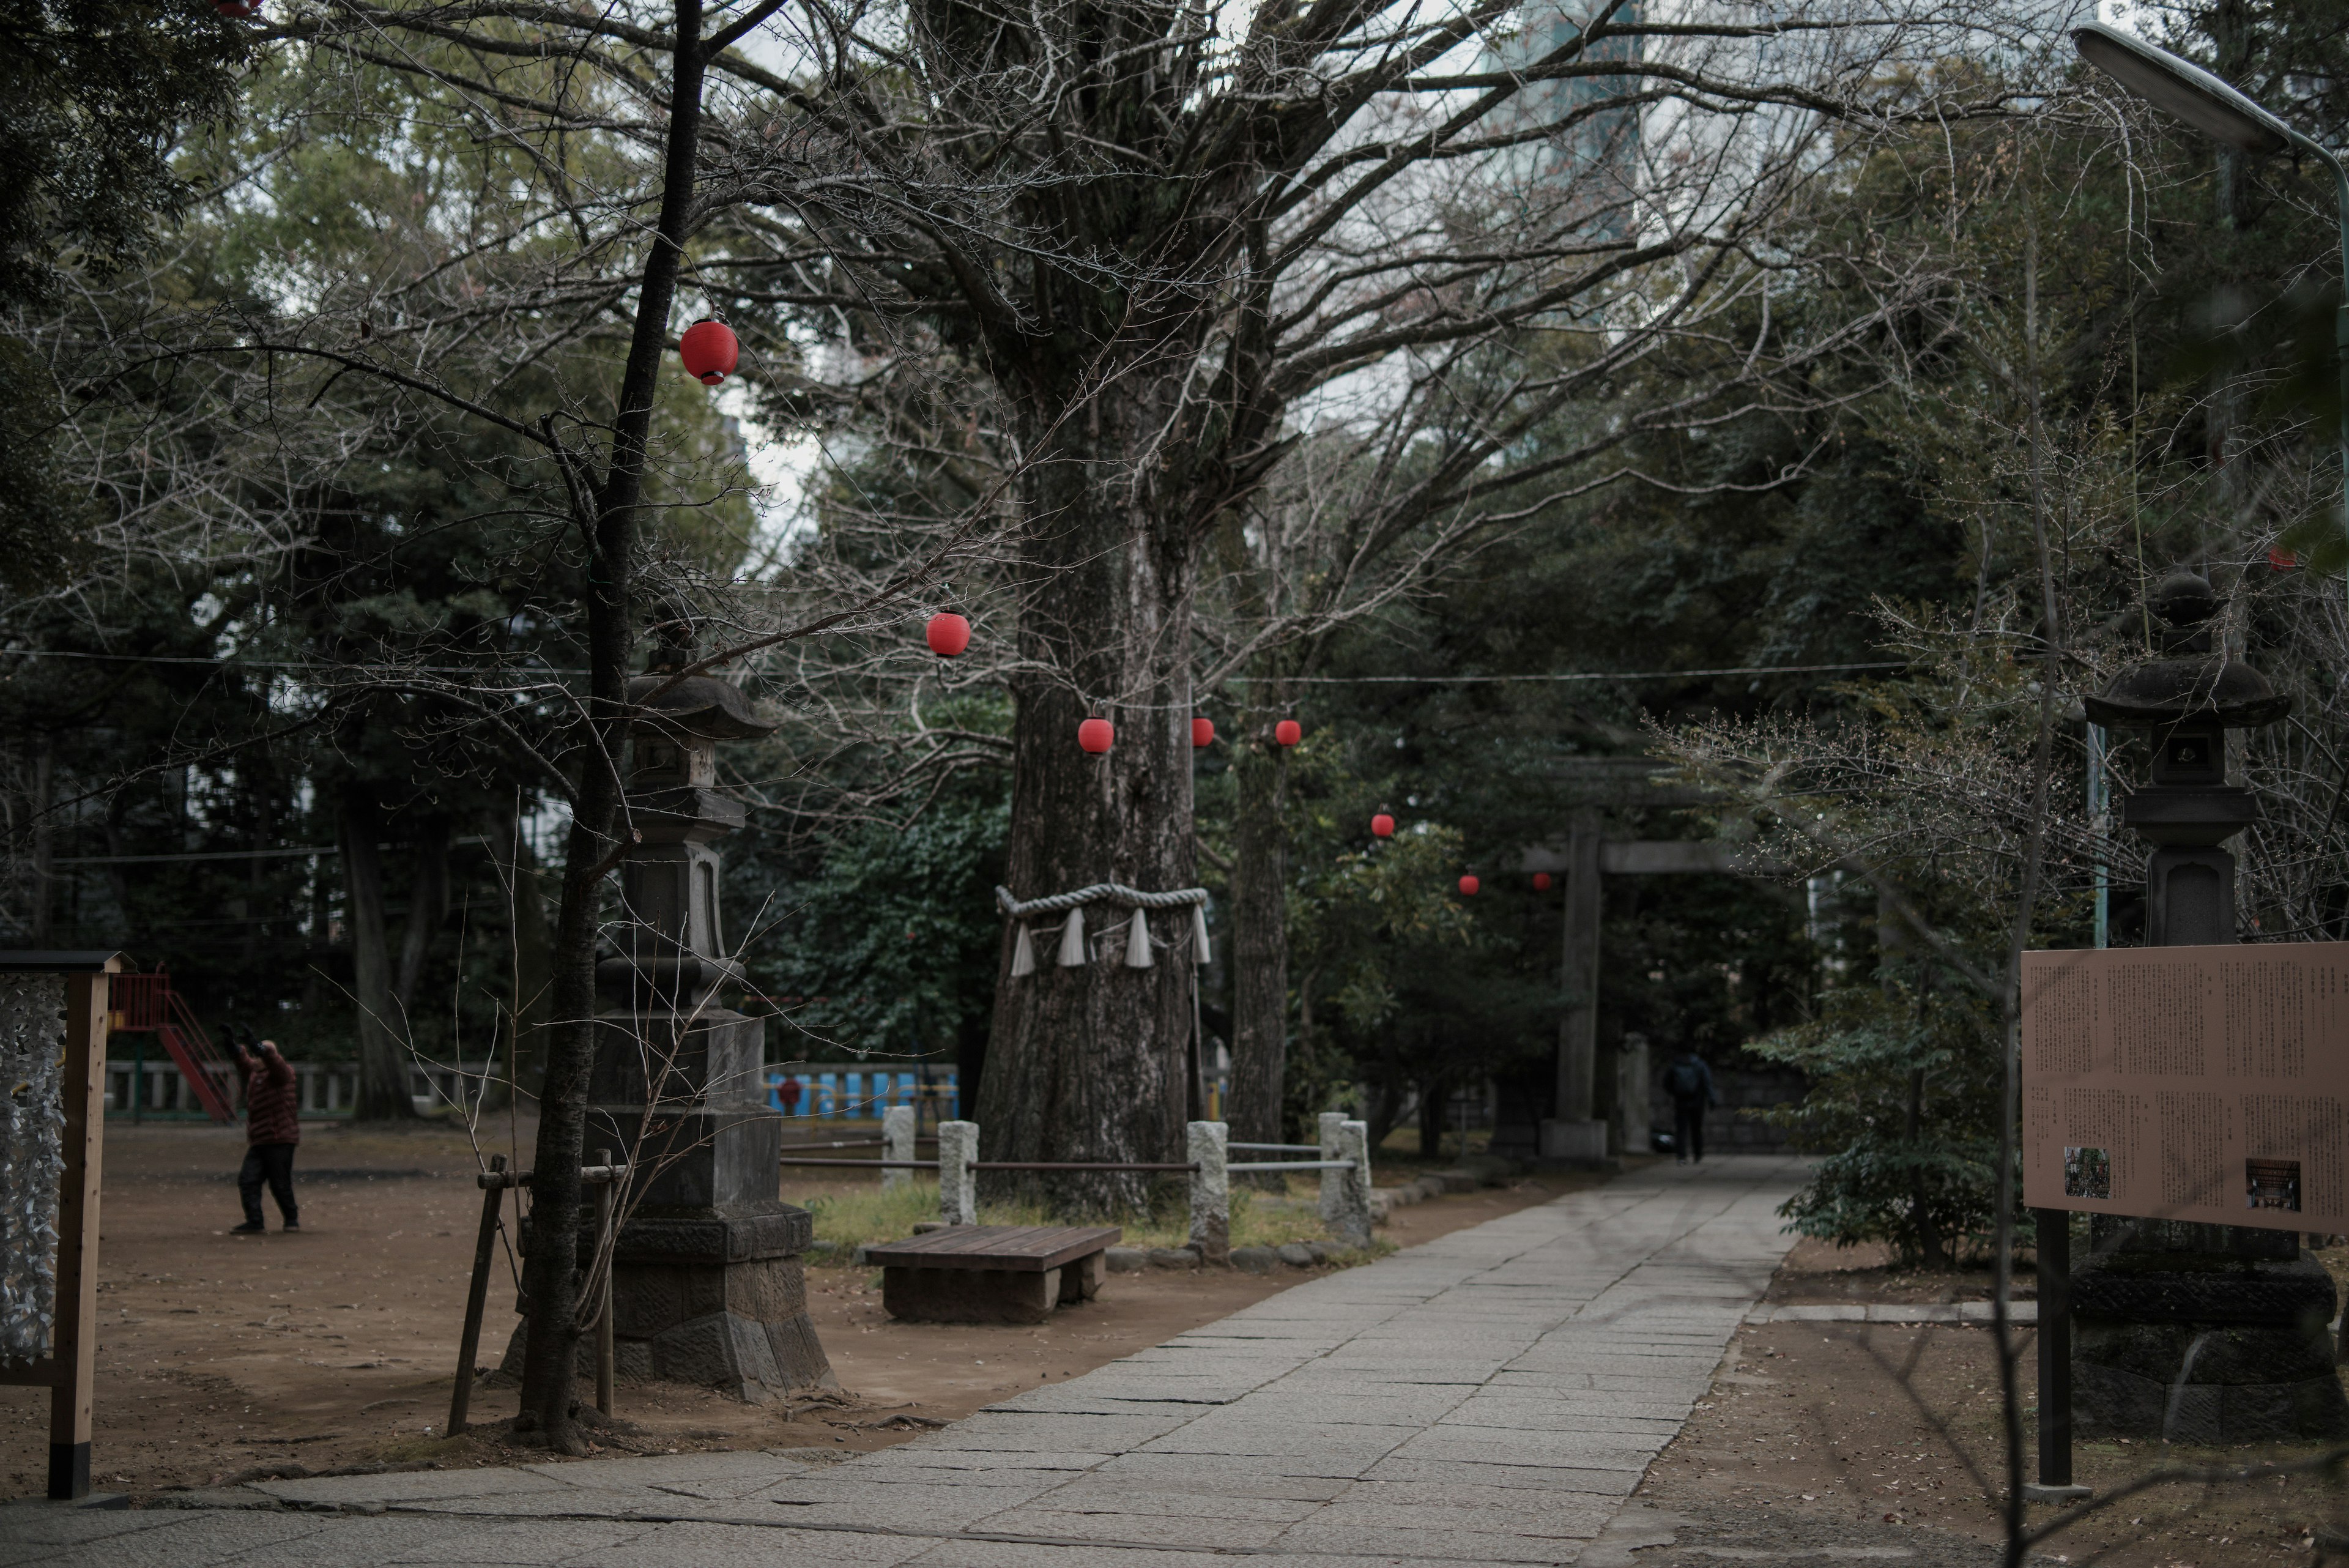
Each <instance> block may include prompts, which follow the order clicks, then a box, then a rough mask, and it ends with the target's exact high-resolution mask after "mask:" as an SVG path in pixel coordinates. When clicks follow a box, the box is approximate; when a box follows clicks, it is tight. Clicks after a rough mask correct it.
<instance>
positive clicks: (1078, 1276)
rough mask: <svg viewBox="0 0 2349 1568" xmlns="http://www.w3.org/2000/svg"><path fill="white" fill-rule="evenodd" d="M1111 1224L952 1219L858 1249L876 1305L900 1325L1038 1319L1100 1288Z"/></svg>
mask: <svg viewBox="0 0 2349 1568" xmlns="http://www.w3.org/2000/svg"><path fill="white" fill-rule="evenodd" d="M1123 1234H1124V1232H1123V1231H1120V1230H1119V1229H1118V1228H1117V1227H1116V1226H1114V1225H952V1226H948V1227H947V1229H945V1230H943V1231H930V1232H929V1233H928V1234H927V1235H923V1236H916V1237H914V1238H913V1239H912V1240H910V1241H887V1242H884V1243H882V1244H881V1245H879V1246H877V1247H876V1246H869V1245H868V1246H867V1247H866V1248H865V1249H864V1257H865V1261H866V1262H873V1263H878V1264H880V1265H881V1304H882V1305H883V1306H885V1307H886V1308H887V1309H888V1312H889V1315H890V1316H891V1317H894V1318H901V1319H903V1320H904V1321H905V1322H907V1323H1042V1322H1043V1321H1044V1319H1045V1318H1046V1317H1047V1316H1049V1315H1050V1313H1051V1311H1052V1308H1053V1307H1054V1306H1056V1305H1060V1304H1062V1303H1068V1302H1079V1301H1091V1300H1092V1298H1093V1297H1094V1296H1095V1295H1097V1294H1099V1293H1100V1292H1101V1284H1102V1273H1103V1272H1104V1271H1105V1268H1106V1264H1107V1262H1108V1260H1107V1257H1106V1254H1107V1252H1108V1251H1109V1249H1110V1246H1111V1244H1112V1242H1114V1241H1117V1239H1118V1238H1119V1237H1120V1236H1122V1235H1123Z"/></svg>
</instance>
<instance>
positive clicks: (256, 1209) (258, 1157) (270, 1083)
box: [229, 1035, 302, 1235]
mask: <svg viewBox="0 0 2349 1568" xmlns="http://www.w3.org/2000/svg"><path fill="white" fill-rule="evenodd" d="M229 1046H230V1048H231V1049H232V1050H233V1051H234V1052H235V1053H236V1066H237V1071H238V1072H240V1073H243V1075H244V1141H245V1150H244V1168H243V1169H242V1170H240V1171H238V1172H237V1173H236V1190H237V1196H238V1197H240V1198H242V1199H244V1223H243V1224H242V1225H239V1226H237V1227H236V1229H235V1231H232V1232H231V1234H243V1235H251V1234H253V1233H254V1232H256V1231H265V1230H267V1229H268V1227H267V1226H266V1225H264V1224H263V1223H262V1222H261V1189H262V1185H263V1183H264V1182H265V1183H267V1184H268V1187H269V1192H270V1196H272V1197H273V1198H274V1199H277V1212H278V1213H279V1214H281V1215H283V1216H285V1229H287V1230H288V1231H299V1230H300V1229H301V1228H302V1216H301V1211H300V1210H299V1209H298V1208H296V1207H295V1202H294V1147H295V1145H296V1144H298V1143H300V1142H301V1141H302V1124H301V1121H300V1120H299V1118H298V1116H296V1112H297V1111H298V1109H299V1094H298V1091H297V1090H296V1088H295V1083H294V1069H293V1068H292V1067H291V1066H289V1065H287V1064H286V1061H285V1057H283V1056H281V1055H279V1054H277V1042H276V1041H274V1040H264V1041H263V1042H262V1043H261V1050H260V1053H259V1054H257V1055H256V1054H254V1053H252V1052H249V1051H247V1050H246V1049H245V1048H244V1044H243V1041H240V1040H238V1039H237V1038H235V1036H233V1035H231V1036H230V1038H229Z"/></svg>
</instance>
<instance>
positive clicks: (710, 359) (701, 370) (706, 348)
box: [677, 321, 742, 387]
mask: <svg viewBox="0 0 2349 1568" xmlns="http://www.w3.org/2000/svg"><path fill="white" fill-rule="evenodd" d="M677 357H678V358H680V359H682V360H684V361H685V369H686V373H687V374H688V375H689V376H691V377H692V378H693V379H695V380H697V381H699V382H700V383H701V384H702V385H703V386H705V387H714V386H716V385H718V383H719V382H720V381H723V380H724V379H726V378H727V377H729V376H730V375H732V374H733V373H734V367H735V366H736V365H737V364H738V363H740V360H741V358H742V340H741V339H740V338H739V337H735V336H734V329H733V328H732V327H729V326H727V325H726V323H724V322H723V321H697V322H695V323H694V324H693V325H692V326H690V327H687V328H686V329H685V336H684V337H680V338H678V340H677Z"/></svg>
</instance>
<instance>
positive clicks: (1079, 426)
mask: <svg viewBox="0 0 2349 1568" xmlns="http://www.w3.org/2000/svg"><path fill="white" fill-rule="evenodd" d="M1135 375H1136V377H1137V378H1139V379H1142V381H1143V387H1144V389H1148V388H1149V386H1150V382H1149V380H1148V378H1147V372H1146V371H1136V372H1135ZM1054 411H1055V412H1057V411H1058V410H1054ZM1152 428H1153V422H1152V421H1150V420H1149V419H1148V418H1146V417H1145V411H1144V410H1142V409H1139V408H1137V407H1136V406H1135V404H1134V400H1133V395H1132V394H1131V393H1128V392H1126V391H1125V390H1123V387H1122V384H1121V383H1119V382H1118V381H1117V380H1116V379H1111V381H1110V384H1109V385H1108V386H1107V387H1106V388H1105V389H1102V390H1098V391H1095V392H1093V393H1092V399H1091V402H1090V404H1089V406H1087V407H1085V408H1083V409H1081V410H1079V411H1078V412H1077V413H1076V414H1075V415H1073V416H1072V417H1069V418H1066V419H1050V418H1045V417H1036V418H1033V419H1031V421H1030V431H1031V432H1032V436H1033V439H1032V440H1031V441H1030V443H1029V444H1028V446H1027V451H1028V452H1030V454H1032V455H1031V464H1030V470H1029V475H1030V477H1029V481H1028V483H1027V486H1026V493H1025V494H1024V495H1023V498H1022V499H1023V501H1024V502H1025V504H1026V510H1027V518H1028V524H1027V527H1028V532H1027V536H1026V539H1025V540H1024V543H1023V548H1022V551H1021V560H1020V563H1019V565H1020V568H1021V573H1020V575H1021V576H1023V577H1024V578H1025V579H1026V580H1027V581H1028V582H1030V584H1032V585H1033V587H1031V588H1030V596H1031V597H1030V599H1029V600H1028V603H1027V605H1026V606H1025V607H1024V609H1023V613H1022V615H1021V618H1020V626H1019V653H1020V659H1021V663H1022V665H1023V666H1024V667H1025V668H1026V669H1027V670H1030V671H1034V672H1035V673H1031V674H1029V675H1026V676H1025V677H1023V678H1022V679H1021V680H1019V682H1018V684H1017V685H1016V686H1015V687H1014V695H1015V698H1016V700H1017V701H1018V704H1019V707H1018V713H1017V716H1016V718H1015V720H1014V722H1013V726H1012V743H1013V753H1012V757H1013V761H1012V767H1013V772H1012V789H1011V844H1010V852H1009V880H1010V885H1011V890H1012V893H1013V895H1014V896H1015V897H1017V898H1040V897H1043V896H1045V895H1047V894H1051V893H1065V892H1069V891H1071V890H1073V889H1075V888H1082V887H1085V886H1087V885H1088V884H1091V883H1094V882H1123V883H1125V884H1128V885H1129V886H1132V887H1135V888H1142V889H1143V890H1145V891H1150V892H1163V891H1165V890H1168V889H1171V888H1187V887H1190V886H1191V885H1192V883H1193V878H1194V863H1193V858H1192V849H1193V841H1192V836H1191V835H1192V829H1191V734H1190V730H1191V723H1190V721H1191V713H1190V700H1189V673H1188V662H1189V653H1190V642H1191V587H1192V578H1193V562H1194V553H1195V548H1196V545H1195V541H1194V540H1193V539H1192V538H1190V537H1188V536H1170V535H1172V534H1173V532H1174V531H1173V529H1172V528H1162V527H1156V526H1154V524H1153V519H1152V517H1151V515H1150V513H1149V510H1148V507H1147V498H1146V496H1144V495H1142V494H1138V493H1137V492H1139V491H1142V490H1143V489H1144V488H1145V486H1144V485H1143V484H1139V483H1135V476H1136V474H1137V473H1138V472H1147V469H1148V466H1149V465H1148V463H1147V462H1146V459H1145V458H1144V456H1143V452H1142V451H1141V450H1140V449H1141V446H1142V443H1143V441H1146V439H1147V437H1148V436H1149V434H1150V433H1151V431H1152ZM1047 671H1050V673H1046V672H1047ZM1095 713H1098V714H1099V715H1100V716H1101V717H1103V718H1106V719H1109V720H1110V721H1111V722H1113V723H1114V724H1115V725H1116V726H1117V741H1116V744H1115V746H1114V747H1113V748H1112V750H1111V751H1110V752H1109V753H1108V754H1107V755H1105V756H1094V755H1092V754H1089V753H1085V752H1083V751H1081V750H1080V749H1079V748H1078V745H1077V726H1078V724H1079V723H1080V722H1081V721H1082V720H1084V719H1085V718H1087V717H1088V716H1091V715H1092V714H1095ZM1131 917H1132V911H1131V910H1130V909H1121V908H1118V907H1116V906H1113V905H1108V904H1096V905H1093V906H1092V907H1091V908H1089V909H1087V910H1086V919H1085V926H1086V930H1087V932H1088V934H1089V935H1090V936H1091V937H1092V939H1093V947H1094V950H1095V951H1096V952H1097V953H1101V954H1102V956H1100V957H1097V958H1095V959H1094V960H1093V961H1091V962H1089V963H1087V964H1085V965H1084V966H1083V967H1081V968H1075V969H1062V968H1061V967H1060V966H1059V965H1058V964H1057V963H1055V962H1053V954H1054V951H1055V949H1054V947H1053V945H1052V944H1051V943H1050V942H1049V941H1043V942H1039V943H1038V944H1037V945H1038V949H1039V951H1038V955H1037V956H1038V958H1039V960H1040V963H1039V965H1038V968H1037V970H1036V972H1035V973H1033V974H1031V975H1027V976H1024V977H1022V978H1020V979H1019V980H1013V979H1012V978H1010V958H1011V952H1012V935H1011V932H1010V931H1009V929H1007V930H1006V932H1005V933H1004V940H1003V946H1002V958H1001V961H1000V962H999V969H998V971H997V972H998V976H999V981H998V984H997V988H996V998H995V1022H994V1026H993V1028H992V1029H991V1030H990V1031H989V1032H988V1047H987V1075H986V1076H985V1078H983V1079H982V1080H981V1082H980V1085H979V1095H978V1100H979V1116H978V1121H979V1126H980V1128H981V1131H980V1135H979V1137H980V1152H981V1155H982V1156H983V1158H988V1159H1019V1160H1104V1161H1131V1160H1147V1161H1157V1160H1172V1159H1175V1158H1180V1156H1179V1150H1180V1149H1181V1147H1182V1143H1183V1138H1182V1131H1183V1121H1184V1114H1185V1108H1186V1106H1187V1103H1188V1100H1189V1090H1188V1088H1187V1085H1186V1080H1187V1078H1188V1077H1189V1073H1188V1068H1187V1063H1188V1042H1189V1035H1190V1031H1191V1019H1192V1011H1191V985H1192V975H1191V965H1190V963H1189V961H1188V959H1189V953H1188V950H1187V946H1186V947H1179V948H1176V949H1174V950H1172V951H1167V952H1163V953H1161V954H1160V955H1159V959H1158V961H1157V963H1156V964H1155V965H1154V967H1153V968H1150V969H1131V968H1128V967H1126V966H1125V964H1124V963H1123V961H1122V960H1121V958H1120V957H1118V956H1113V955H1114V954H1115V953H1116V952H1117V950H1118V947H1119V944H1117V943H1116V942H1115V941H1111V942H1107V943H1104V942H1103V941H1102V940H1101V939H1102V937H1104V936H1109V937H1114V936H1115V935H1116V934H1117V933H1118V932H1119V930H1120V925H1121V922H1122V921H1123V920H1125V919H1131ZM1188 918H1189V912H1188V911H1187V910H1169V911H1164V912H1161V913H1157V914H1155V915H1154V916H1153V917H1152V927H1153V929H1154V932H1155V934H1156V935H1157V936H1158V938H1159V939H1160V940H1166V939H1168V938H1171V937H1174V936H1177V935H1179V934H1180V932H1181V929H1182V925H1181V922H1183V921H1184V920H1185V919H1188ZM989 1185H990V1187H991V1188H992V1189H994V1190H995V1191H997V1192H999V1193H1000V1192H1003V1191H1006V1190H1009V1189H1010V1188H1011V1187H1012V1186H1013V1185H1014V1184H1012V1183H1004V1182H997V1183H990V1184H989ZM1040 1185H1041V1186H1042V1188H1043V1190H1044V1191H1045V1192H1046V1194H1047V1195H1048V1197H1049V1198H1050V1201H1051V1202H1052V1204H1053V1205H1054V1207H1055V1208H1057V1209H1059V1210H1061V1211H1062V1212H1064V1213H1068V1214H1071V1215H1075V1214H1084V1213H1106V1212H1112V1211H1117V1210H1131V1209H1133V1208H1135V1207H1137V1206H1138V1205H1139V1204H1140V1203H1141V1202H1142V1201H1143V1197H1144V1194H1145V1191H1146V1189H1147V1186H1148V1183H1147V1181H1146V1180H1145V1179H1144V1178H1143V1177H1142V1176H1140V1175H1137V1174H1131V1173H1128V1174H1105V1173H1104V1174H1088V1175H1082V1176H1073V1177H1068V1178H1056V1179H1052V1180H1051V1181H1050V1182H1047V1183H1043V1184H1040Z"/></svg>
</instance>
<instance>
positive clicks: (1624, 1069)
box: [1607, 1033, 1653, 1154]
mask: <svg viewBox="0 0 2349 1568" xmlns="http://www.w3.org/2000/svg"><path fill="white" fill-rule="evenodd" d="M1648 1094H1649V1090H1648V1037H1647V1036H1646V1035H1644V1034H1640V1033H1629V1034H1626V1035H1624V1036H1623V1043H1622V1044H1619V1045H1618V1046H1617V1047H1616V1048H1615V1103H1614V1105H1613V1106H1611V1107H1610V1110H1609V1121H1610V1122H1611V1123H1612V1124H1613V1125H1612V1128H1611V1130H1610V1132H1609V1137H1608V1140H1607V1141H1608V1143H1609V1148H1608V1151H1607V1152H1608V1153H1609V1154H1645V1153H1647V1152H1648V1134H1649V1132H1650V1130H1651V1126H1650V1124H1651V1119H1652V1116H1653V1112H1652V1111H1651V1107H1650V1106H1649V1104H1648Z"/></svg>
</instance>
